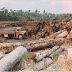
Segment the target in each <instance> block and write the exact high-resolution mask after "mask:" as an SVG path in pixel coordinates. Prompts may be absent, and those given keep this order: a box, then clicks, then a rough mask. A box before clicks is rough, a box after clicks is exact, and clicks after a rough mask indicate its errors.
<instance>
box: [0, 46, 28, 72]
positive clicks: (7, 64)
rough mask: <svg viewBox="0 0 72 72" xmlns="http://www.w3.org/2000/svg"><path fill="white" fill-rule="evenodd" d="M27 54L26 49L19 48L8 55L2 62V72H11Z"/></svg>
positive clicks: (0, 69)
mask: <svg viewBox="0 0 72 72" xmlns="http://www.w3.org/2000/svg"><path fill="white" fill-rule="evenodd" d="M26 52H27V49H26V48H25V47H23V46H19V47H17V48H16V49H15V50H13V51H12V52H11V53H10V54H8V55H6V56H5V57H4V58H2V59H1V60H0V71H1V72H4V71H8V70H10V69H11V68H12V67H13V66H14V65H15V64H16V63H17V62H18V61H19V60H20V59H21V58H22V56H23V55H24V54H26Z"/></svg>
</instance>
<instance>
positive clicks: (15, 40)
mask: <svg viewBox="0 0 72 72" xmlns="http://www.w3.org/2000/svg"><path fill="white" fill-rule="evenodd" d="M38 40H39V39H32V38H31V37H27V38H26V39H21V40H19V39H16V38H15V39H7V41H6V43H16V42H21V43H23V42H25V43H31V42H36V41H38Z"/></svg>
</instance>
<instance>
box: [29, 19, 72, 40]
mask: <svg viewBox="0 0 72 72" xmlns="http://www.w3.org/2000/svg"><path fill="white" fill-rule="evenodd" d="M71 28H72V21H71V20H70V21H69V22H66V21H43V22H42V21H41V22H40V23H38V24H37V25H36V26H35V27H33V28H32V29H31V30H30V31H29V32H28V35H29V36H32V38H38V39H39V38H44V37H46V36H49V35H51V34H53V33H55V32H58V31H62V30H64V29H66V30H67V31H68V33H69V32H70V31H71Z"/></svg>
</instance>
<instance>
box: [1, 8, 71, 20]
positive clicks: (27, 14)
mask: <svg viewBox="0 0 72 72" xmlns="http://www.w3.org/2000/svg"><path fill="white" fill-rule="evenodd" d="M69 18H72V14H51V13H47V12H46V11H45V10H43V13H40V11H39V10H37V9H36V10H35V11H34V12H33V11H31V10H28V11H23V10H12V9H10V10H8V9H6V8H5V7H3V8H1V9H0V21H45V20H63V19H69Z"/></svg>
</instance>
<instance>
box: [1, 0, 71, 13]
mask: <svg viewBox="0 0 72 72" xmlns="http://www.w3.org/2000/svg"><path fill="white" fill-rule="evenodd" d="M2 7H6V8H7V9H13V10H20V9H22V10H25V11H26V10H32V11H34V10H36V9H38V10H39V11H40V12H42V11H43V10H44V9H45V10H46V11H47V12H48V13H72V0H0V8H2Z"/></svg>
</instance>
